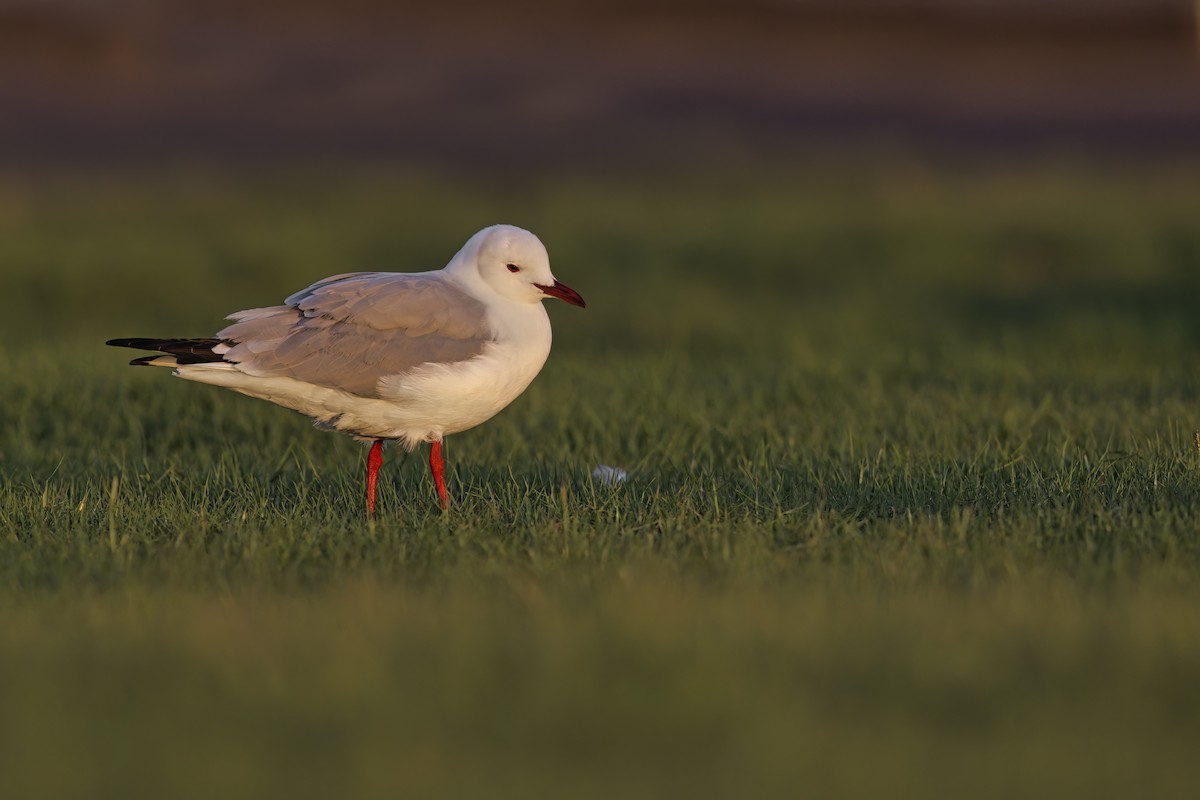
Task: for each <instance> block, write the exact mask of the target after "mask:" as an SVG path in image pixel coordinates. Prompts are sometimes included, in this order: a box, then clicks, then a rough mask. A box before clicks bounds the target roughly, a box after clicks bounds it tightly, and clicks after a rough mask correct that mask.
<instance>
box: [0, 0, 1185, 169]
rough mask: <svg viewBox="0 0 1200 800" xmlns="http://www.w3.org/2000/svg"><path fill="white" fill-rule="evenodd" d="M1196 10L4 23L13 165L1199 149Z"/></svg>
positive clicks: (719, 3)
mask: <svg viewBox="0 0 1200 800" xmlns="http://www.w3.org/2000/svg"><path fill="white" fill-rule="evenodd" d="M1194 11H1195V8H1194V6H1193V4H1192V3H1191V2H1189V1H1188V0H1044V1H1043V2H1033V0H1015V1H1014V0H1009V1H1008V2H989V1H988V0H919V1H916V2H901V0H842V2H833V1H832V0H794V1H793V2H765V1H763V0H757V1H756V0H751V1H750V2H742V3H735V2H732V1H730V0H710V2H694V3H682V2H670V1H669V0H660V1H659V2H651V3H638V4H635V3H597V2H585V1H584V0H574V1H573V2H565V3H558V4H545V3H534V2H523V3H522V2H518V3H508V4H505V6H504V8H503V9H502V10H501V9H497V8H496V7H495V6H494V5H491V4H487V3H482V2H459V3H455V4H453V5H449V6H448V5H441V4H439V5H437V6H436V7H435V6H434V5H432V4H419V3H406V2H401V3H387V2H383V1H382V0H352V1H351V2H341V3H330V2H320V1H319V0H307V1H306V2H283V1H282V0H272V1H269V2H258V3H253V4H249V5H246V4H241V3H234V2H231V1H230V0H216V1H215V2H201V1H200V0H173V1H171V2H148V0H110V2H107V3H104V4H102V5H98V4H94V3H89V2H84V0H0V164H7V165H9V166H14V165H16V166H20V165H25V164H54V163H59V162H62V163H66V164H71V165H77V164H81V163H82V164H89V163H100V164H105V163H128V162H135V163H136V162H141V161H159V160H176V159H194V158H203V159H218V160H224V159H228V160H232V161H243V160H263V159H265V160H270V159H278V158H283V159H297V158H298V159H306V158H316V159H320V158H346V157H349V158H355V157H363V158H388V159H399V160H404V161H412V162H418V163H432V164H468V165H480V166H496V167H503V166H507V165H513V164H517V165H543V166H552V165H555V164H564V163H584V164H597V165H606V164H614V163H622V162H627V161H639V160H640V161H645V160H648V159H649V160H653V161H655V162H659V161H662V162H667V163H670V162H671V161H684V162H689V161H694V160H696V159H711V160H712V161H714V162H716V163H720V162H723V161H729V160H732V161H735V162H746V161H751V162H753V161H756V160H761V161H763V162H769V161H770V160H771V159H773V158H777V157H779V156H780V155H784V156H786V155H788V154H790V153H795V152H798V151H802V150H803V149H805V148H808V147H817V148H820V147H834V148H845V149H847V150H850V151H853V150H855V149H862V148H880V147H882V148H891V147H898V148H903V149H914V150H917V151H921V150H922V149H931V150H936V151H952V152H954V151H964V152H982V153H984V154H985V155H990V154H997V153H1001V154H1002V153H1009V152H1014V151H1015V152H1027V151H1030V150H1034V151H1036V150H1042V149H1047V150H1053V151H1055V152H1061V151H1064V150H1065V151H1072V152H1073V151H1078V152H1079V153H1081V154H1093V153H1099V154H1102V155H1104V156H1105V157H1108V156H1110V155H1116V156H1131V157H1137V158H1158V157H1168V158H1174V157H1180V156H1191V155H1195V154H1196V153H1198V152H1200V149H1198V146H1200V60H1198V59H1197V53H1196V35H1197V27H1196V23H1195V21H1194V16H1193V14H1194Z"/></svg>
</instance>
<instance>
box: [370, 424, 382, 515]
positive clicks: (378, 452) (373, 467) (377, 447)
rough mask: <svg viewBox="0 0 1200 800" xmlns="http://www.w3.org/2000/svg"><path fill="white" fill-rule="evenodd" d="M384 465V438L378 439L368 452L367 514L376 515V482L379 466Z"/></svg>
mask: <svg viewBox="0 0 1200 800" xmlns="http://www.w3.org/2000/svg"><path fill="white" fill-rule="evenodd" d="M381 466H383V439H376V440H375V444H373V445H371V452H370V453H368V454H367V515H368V516H371V517H373V516H375V483H376V482H377V481H378V480H379V468H380V467H381Z"/></svg>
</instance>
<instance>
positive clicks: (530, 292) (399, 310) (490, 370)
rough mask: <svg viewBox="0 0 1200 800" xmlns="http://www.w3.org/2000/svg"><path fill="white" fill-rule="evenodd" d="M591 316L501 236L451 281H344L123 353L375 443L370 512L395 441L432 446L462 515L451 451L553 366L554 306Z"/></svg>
mask: <svg viewBox="0 0 1200 800" xmlns="http://www.w3.org/2000/svg"><path fill="white" fill-rule="evenodd" d="M547 297H557V298H559V299H562V300H565V301H566V302H568V303H570V304H572V305H576V306H580V307H585V303H584V301H583V298H582V297H580V296H579V293H578V292H576V291H575V290H574V289H571V288H570V287H568V286H566V285H565V284H563V283H561V282H559V281H558V280H556V279H555V278H554V275H553V274H552V273H551V272H550V259H549V256H548V255H547V254H546V248H545V246H543V245H542V243H541V241H539V240H538V238H537V237H536V236H534V235H533V234H532V233H530V232H529V231H526V230H523V229H521V228H517V227H514V226H512V225H493V226H492V227H490V228H484V229H483V230H481V231H479V232H478V233H476V234H475V235H474V236H472V237H471V238H470V239H468V240H467V243H466V244H465V245H463V247H462V249H461V250H459V251H458V253H457V254H456V255H455V256H454V258H452V259H451V260H450V263H449V264H447V265H446V266H445V267H444V268H443V269H440V270H435V271H433V272H417V273H400V272H352V273H347V274H345V275H334V276H333V277H331V278H326V279H324V280H321V281H318V282H316V283H314V284H313V285H312V286H309V287H308V288H307V289H304V290H303V291H300V292H296V293H295V294H293V295H292V296H290V297H288V298H287V299H286V300H285V301H284V304H283V305H280V306H269V307H267V308H254V309H250V310H248V311H239V312H237V313H235V314H231V315H230V316H229V317H228V319H230V320H233V324H232V325H230V326H228V327H226V328H224V329H223V330H221V331H218V332H217V334H216V336H215V337H211V338H201V339H146V338H134V339H111V340H109V341H108V342H107V343H108V344H110V345H115V346H118V347H133V348H136V349H139V350H154V351H158V352H159V353H162V355H153V356H145V357H142V358H137V359H134V360H133V361H132V362H130V363H132V364H138V365H148V366H161V367H172V368H174V370H175V375H177V376H178V377H180V378H186V379H187V380H192V381H199V382H201V383H211V384H214V385H216V386H224V387H226V388H228V389H233V390H234V391H236V392H241V393H242V394H246V395H250V396H251V397H258V398H261V399H263V400H269V401H271V402H272V403H275V404H277V405H281V406H284V407H285V408H290V409H294V410H295V411H299V412H300V413H302V414H307V415H308V416H310V417H312V418H313V420H315V422H316V424H317V426H318V427H321V428H325V429H329V430H337V431H343V432H345V433H349V434H351V435H353V436H355V437H357V438H359V439H362V440H365V441H373V442H374V443H373V444H372V446H371V452H370V454H369V455H368V458H367V512H368V514H374V513H375V487H376V482H377V480H378V474H379V467H380V465H381V464H382V462H383V455H382V448H383V443H384V441H386V440H398V441H400V442H402V443H403V444H404V445H405V446H406V447H407V448H408V449H409V450H412V449H414V448H415V447H417V445H419V444H420V443H422V442H429V443H430V445H431V447H430V453H429V467H430V471H431V472H432V473H433V479H434V483H435V485H436V486H437V491H438V497H439V500H440V501H441V506H442V508H443V509H445V508H446V507H447V505H448V497H447V494H446V484H445V478H444V469H445V466H444V460H443V457H442V447H441V445H442V440H443V438H445V437H446V436H448V435H450V434H452V433H458V432H459V431H465V430H467V429H468V428H472V427H474V426H476V425H478V424H480V423H481V422H484V421H486V420H488V419H491V418H492V417H493V416H495V415H496V414H497V413H498V412H499V411H500V410H501V409H503V408H504V407H505V406H507V405H508V404H509V403H511V402H512V401H513V400H515V399H516V398H517V396H518V395H520V394H521V392H523V391H525V389H526V387H528V386H529V384H530V382H531V381H533V379H534V377H536V376H537V374H538V372H540V371H541V369H542V365H543V364H545V363H546V357H547V356H548V355H549V354H550V340H551V334H550V319H549V317H547V316H546V310H545V309H544V308H543V307H542V303H541V301H542V300H544V299H545V298H547Z"/></svg>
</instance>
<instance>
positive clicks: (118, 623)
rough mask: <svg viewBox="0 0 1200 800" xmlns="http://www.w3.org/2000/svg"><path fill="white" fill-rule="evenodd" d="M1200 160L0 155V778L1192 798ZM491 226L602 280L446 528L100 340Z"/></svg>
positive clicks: (52, 786)
mask: <svg viewBox="0 0 1200 800" xmlns="http://www.w3.org/2000/svg"><path fill="white" fill-rule="evenodd" d="M1197 177H1200V176H1198V175H1197V174H1196V172H1195V170H1187V169H1184V170H1179V169H1174V170H1171V171H1168V170H1166V169H1161V170H1160V169H1156V168H1144V169H1140V170H1133V169H1129V170H1125V171H1123V172H1121V171H1113V172H1110V173H1100V172H1098V171H1096V170H1092V169H1086V168H1082V167H1075V168H1071V167H1063V166H1054V165H1041V166H1026V167H1022V168H1020V169H1016V168H1007V169H1005V170H1000V169H963V168H959V169H951V168H947V167H942V168H932V167H928V166H926V167H922V166H914V165H904V164H898V163H895V164H891V165H887V166H885V167H884V168H881V169H879V170H878V171H875V172H870V171H868V170H866V169H865V168H854V169H847V170H835V169H832V168H823V169H816V168H811V167H807V168H806V167H804V166H795V167H792V168H789V169H787V170H784V171H783V172H781V173H780V174H777V175H771V176H761V175H759V176H756V177H754V178H750V177H745V176H733V175H708V176H704V178H703V179H701V178H700V177H687V178H681V177H680V176H678V175H674V176H672V175H663V176H659V177H658V178H655V179H650V178H640V179H636V180H634V179H624V178H620V177H609V178H598V177H556V178H548V177H541V178H535V179H532V180H530V179H522V180H520V181H517V180H515V179H510V178H504V177H495V178H493V179H490V180H486V181H478V180H468V179H465V178H461V177H458V178H455V177H448V176H439V175H429V174H421V173H415V172H405V171H401V170H388V169H381V170H372V171H368V170H365V169H351V170H346V171H336V170H332V169H325V170H308V171H305V170H297V171H295V172H292V173H275V174H259V175H252V176H241V177H236V178H235V177H233V176H228V175H226V176H223V177H212V176H209V175H205V174H201V173H199V172H189V171H186V170H180V171H176V172H172V173H170V174H169V175H166V176H162V175H151V174H125V175H121V174H92V175H88V176H84V177H81V176H73V175H61V174H60V175H45V174H42V175H35V176H28V175H26V176H21V175H16V174H11V175H9V176H7V177H5V178H2V179H0V272H3V274H4V275H5V281H4V286H5V293H6V303H5V312H4V314H3V318H2V319H0V415H2V419H3V424H2V425H0V620H2V622H0V793H3V794H4V795H5V796H33V795H39V796H64V797H65V796H75V797H129V796H148V797H165V796H172V797H179V796H195V797H212V796H232V797H269V796H281V797H294V796H313V797H325V796H331V795H335V794H339V795H340V794H349V795H357V796H380V797H395V796H513V797H527V796H531V795H536V796H553V797H557V796H573V797H574V796H578V797H611V796H632V797H662V796H673V795H690V796H734V795H737V796H745V795H751V794H752V795H755V796H765V795H776V796H797V795H811V796H828V795H829V794H834V793H839V794H858V795H864V796H882V795H885V794H892V795H906V796H907V795H911V796H930V795H944V796H975V795H984V796H997V797H1011V796H1014V795H1029V794H1035V795H1042V796H1054V797H1061V796H1097V795H1107V796H1130V795H1139V796H1151V795H1152V796H1159V797H1171V796H1177V797H1192V796H1195V795H1196V793H1197V792H1198V791H1200V769H1198V768H1197V767H1196V766H1195V758H1194V753H1195V752H1196V750H1197V748H1198V747H1200V682H1198V681H1197V680H1196V676H1197V675H1200V533H1198V531H1200V454H1198V453H1197V450H1196V446H1195V444H1194V443H1193V439H1192V437H1193V431H1194V430H1195V429H1197V428H1200V419H1198V411H1197V408H1198V400H1200V397H1198V395H1200V369H1198V368H1200V358H1198V351H1200V314H1198V313H1197V309H1196V308H1195V305H1196V304H1197V303H1200V221H1198V218H1197V217H1196V214H1195V209H1196V207H1197V202H1200V197H1198V196H1197V193H1196V191H1195V188H1194V187H1195V186H1196V185H1197V183H1196V179H1197ZM496 221H509V222H514V223H517V224H522V225H525V226H527V227H530V228H531V229H533V230H535V231H537V232H539V233H540V234H541V235H542V236H543V238H544V239H545V241H546V243H547V245H548V247H549V248H550V252H551V258H552V263H553V264H554V267H555V272H556V274H557V275H558V277H559V278H561V279H562V280H564V281H565V282H567V283H569V284H570V285H572V286H573V287H575V288H576V289H578V290H579V291H581V292H582V293H583V294H584V296H585V297H587V299H588V301H589V305H590V307H589V308H588V309H587V310H586V311H582V312H580V311H578V310H576V309H572V308H568V307H566V306H564V305H562V304H558V305H557V306H556V307H552V308H551V309H550V312H551V315H552V317H553V318H554V323H555V337H556V340H555V349H554V353H552V355H551V358H550V361H549V363H548V365H547V367H546V369H545V370H544V371H543V374H542V375H541V376H540V377H539V378H538V379H537V381H535V383H534V385H533V386H532V387H531V388H530V389H529V391H528V392H527V393H526V394H525V395H524V396H522V398H521V399H519V400H518V401H517V402H516V403H515V404H514V405H513V406H512V407H511V408H509V409H508V410H506V411H505V412H503V413H502V414H501V415H500V416H499V417H497V418H496V419H494V420H492V421H491V422H489V423H487V424H486V425H484V426H482V427H480V428H478V429H476V430H474V431H470V432H467V433H464V434H461V435H458V436H455V437H453V438H451V439H450V440H449V441H448V447H447V451H448V457H449V460H450V470H449V475H450V485H451V492H452V494H453V496H454V500H455V505H454V508H453V510H452V512H451V513H450V514H448V515H442V514H440V513H439V512H438V511H437V510H436V504H435V502H434V494H433V489H432V485H431V482H430V480H429V478H428V476H427V474H426V470H425V467H424V454H420V455H411V456H409V455H404V454H402V453H401V452H399V451H397V450H389V451H387V453H386V467H385V470H386V471H385V476H384V480H383V481H382V487H381V489H382V491H381V498H380V503H381V512H382V513H381V514H380V517H379V519H378V520H377V521H376V522H375V523H374V524H369V523H368V522H367V521H365V520H364V519H363V516H362V486H361V481H362V471H363V467H364V460H365V450H364V449H363V448H362V447H361V446H359V445H357V444H355V443H353V442H351V441H349V440H348V439H345V438H343V437H338V436H334V435H331V434H327V433H321V432H318V431H314V430H313V429H312V428H311V427H310V426H309V424H308V423H307V422H306V421H305V420H304V419H303V418H301V417H299V416H297V415H294V414H292V413H290V412H287V411H284V410H281V409H277V408H274V407H272V406H269V405H267V404H264V403H261V402H258V401H254V400H250V399H248V398H244V397H241V396H239V395H235V394H232V393H223V392H221V391H219V390H216V389H213V388H211V387H205V386H198V385H193V384H188V383H185V382H183V381H178V380H174V379H172V378H170V376H169V375H168V374H167V373H166V372H165V371H157V370H133V369H127V368H126V367H125V366H124V363H125V360H126V358H127V356H128V354H127V353H125V352H124V351H116V350H111V349H108V348H104V347H103V346H102V345H101V342H102V341H103V340H104V339H106V338H109V337H113V336H125V335H149V336H154V335H201V334H206V333H211V332H212V331H214V330H216V328H217V327H218V326H219V325H220V319H221V317H222V316H223V315H224V314H226V313H228V312H230V311H233V310H237V309H240V308H245V307H251V306H255V305H265V304H270V303H274V302H278V301H279V300H280V299H281V298H282V297H283V296H284V295H286V294H288V293H290V292H291V291H293V290H295V289H296V288H299V287H302V286H304V285H306V284H307V283H309V282H311V281H312V280H315V279H317V278H319V277H323V276H324V275H327V274H332V273H335V272H341V271H347V270H352V269H369V268H398V269H422V268H432V267H436V266H439V265H440V264H441V263H443V262H444V261H445V260H446V258H447V257H448V256H449V255H450V254H451V253H452V252H453V250H454V249H456V248H457V246H458V245H459V243H460V242H461V240H463V239H464V238H465V237H466V236H467V235H468V234H469V233H471V232H472V231H473V230H475V229H476V228H478V227H481V226H483V225H485V224H489V223H491V222H496ZM602 463H603V464H613V465H618V466H622V467H624V468H626V469H628V471H629V475H630V478H629V481H628V482H627V483H626V484H624V485H622V486H620V487H616V488H610V487H605V486H601V485H598V484H596V483H594V482H593V481H591V480H590V478H589V477H588V476H589V473H590V471H591V469H592V468H593V467H594V466H595V465H597V464H602ZM6 789H7V791H6Z"/></svg>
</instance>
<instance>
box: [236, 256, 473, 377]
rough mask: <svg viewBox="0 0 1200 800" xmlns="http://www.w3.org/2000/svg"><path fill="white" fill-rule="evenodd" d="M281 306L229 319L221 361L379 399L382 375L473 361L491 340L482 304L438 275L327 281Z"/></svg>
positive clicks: (353, 276)
mask: <svg viewBox="0 0 1200 800" xmlns="http://www.w3.org/2000/svg"><path fill="white" fill-rule="evenodd" d="M284 302H285V303H286V305H282V306H271V307H269V308H255V309H250V310H248V311H239V312H238V313H236V314H232V315H230V317H229V319H231V320H234V324H232V325H230V326H228V327H226V328H225V329H224V330H222V331H220V332H219V333H217V337H218V338H220V339H222V340H224V341H226V342H228V343H229V344H230V348H229V350H228V352H226V353H224V354H223V355H224V359H225V360H226V361H231V362H234V363H236V364H238V366H239V368H240V369H241V370H242V371H244V372H246V373H248V374H251V375H261V376H284V377H289V378H296V379H298V380H302V381H305V382H307V383H313V384H317V385H319V386H327V387H330V388H333V389H342V390H344V391H347V392H350V393H352V394H356V395H360V396H362V397H377V396H378V391H377V386H378V383H379V379H380V378H382V377H384V376H386V375H397V374H400V373H404V372H408V371H409V370H411V369H413V368H414V367H417V366H419V365H421V364H425V363H429V362H439V363H453V362H457V361H465V360H467V359H469V358H474V357H475V356H477V355H479V354H480V353H482V352H483V349H484V346H485V345H486V344H487V343H488V342H490V341H492V338H493V334H492V331H491V328H490V327H489V325H488V322H487V314H486V309H485V308H484V306H483V304H482V303H481V302H479V301H478V300H476V299H475V298H473V297H471V296H470V295H468V294H467V293H466V292H464V291H463V290H462V289H459V288H458V287H457V286H455V285H454V284H452V283H450V282H449V281H447V280H446V279H445V278H443V277H441V276H440V275H438V274H436V273H426V274H418V275H406V274H402V273H388V272H356V273H351V274H347V275H335V276H334V277H332V278H326V279H325V280H323V281H319V282H318V283H315V284H313V285H312V286H310V287H308V288H307V289H305V290H303V291H301V292H297V293H296V294H293V295H292V296H291V297H289V298H287V300H286V301H284Z"/></svg>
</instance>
